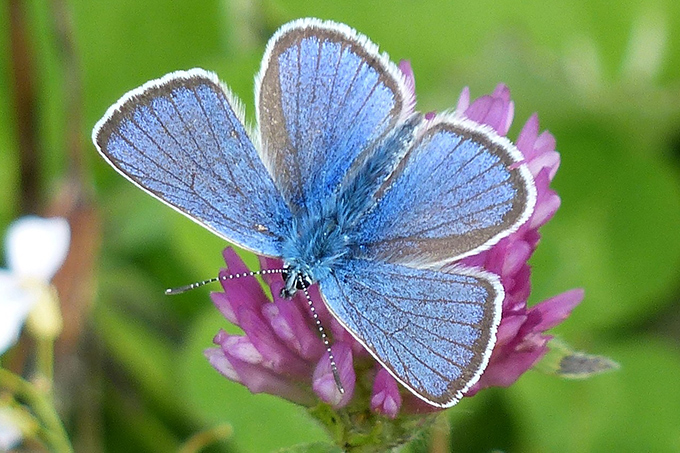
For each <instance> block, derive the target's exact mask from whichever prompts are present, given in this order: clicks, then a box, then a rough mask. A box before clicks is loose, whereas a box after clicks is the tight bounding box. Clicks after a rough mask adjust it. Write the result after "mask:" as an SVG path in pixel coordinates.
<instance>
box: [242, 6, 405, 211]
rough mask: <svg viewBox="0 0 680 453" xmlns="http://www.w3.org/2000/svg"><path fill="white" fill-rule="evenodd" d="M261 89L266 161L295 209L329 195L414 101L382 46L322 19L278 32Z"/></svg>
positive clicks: (260, 113) (293, 24) (264, 67)
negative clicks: (380, 51) (381, 49)
mask: <svg viewBox="0 0 680 453" xmlns="http://www.w3.org/2000/svg"><path fill="white" fill-rule="evenodd" d="M255 87H256V88H255V89H256V94H255V98H256V106H257V117H258V123H259V127H260V140H261V149H260V152H261V155H262V160H263V161H264V163H265V165H266V166H267V168H268V169H269V171H270V173H271V175H272V177H273V178H274V181H275V183H276V185H277V187H278V188H279V189H280V190H281V192H282V194H283V196H284V198H285V199H286V201H287V202H288V204H289V206H291V209H292V210H293V211H294V212H298V211H299V210H301V209H302V210H304V209H306V208H309V207H310V205H311V204H313V203H321V202H323V201H324V200H326V199H327V198H328V197H329V195H330V194H332V193H333V192H334V191H335V189H336V188H337V187H338V185H339V184H340V183H342V182H343V180H344V178H345V176H346V175H347V174H348V173H351V169H352V166H353V164H354V165H356V163H357V162H360V161H362V159H361V158H360V156H365V155H366V154H368V153H370V152H371V151H372V148H373V147H374V146H375V144H377V143H378V142H379V141H380V140H381V138H383V137H385V136H386V135H387V134H388V133H389V132H390V131H391V130H392V129H393V128H394V127H395V125H397V124H398V123H399V122H401V121H403V120H404V119H405V118H406V116H408V114H409V113H410V112H411V110H412V107H413V103H414V99H413V94H412V92H410V91H409V90H408V88H407V87H406V84H405V82H404V80H403V76H402V74H401V73H400V71H399V69H398V68H397V67H396V66H395V65H394V64H393V63H392V62H390V61H389V59H388V58H387V56H386V55H384V54H379V52H378V49H377V46H375V45H374V44H372V43H371V42H370V41H369V40H368V39H367V38H366V37H365V36H362V35H359V34H357V33H356V31H354V30H352V29H351V28H349V27H347V26H345V25H342V24H336V23H333V22H322V21H319V20H315V19H303V20H298V21H294V22H291V23H290V24H287V25H285V26H283V27H282V28H281V30H279V32H277V34H276V35H275V36H274V37H273V38H272V39H271V40H270V42H269V45H268V46H267V51H266V52H265V57H264V60H263V63H262V68H261V70H260V73H259V75H258V77H257V80H256V84H255Z"/></svg>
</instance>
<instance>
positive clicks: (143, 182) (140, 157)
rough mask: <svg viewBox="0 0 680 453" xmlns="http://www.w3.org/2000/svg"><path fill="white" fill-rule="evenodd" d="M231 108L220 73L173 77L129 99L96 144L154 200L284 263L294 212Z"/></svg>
mask: <svg viewBox="0 0 680 453" xmlns="http://www.w3.org/2000/svg"><path fill="white" fill-rule="evenodd" d="M230 101H231V99H230V95H229V94H228V92H227V91H226V89H225V88H223V87H222V86H221V84H220V83H219V81H218V79H217V77H216V76H215V75H214V74H212V73H209V72H207V71H203V70H200V69H193V70H191V71H178V72H174V73H171V74H168V75H166V76H165V77H163V78H161V79H158V80H154V81H151V82H148V83H146V84H145V85H143V86H142V87H140V88H137V89H135V90H133V91H131V92H130V93H128V94H126V95H125V96H123V98H121V100H120V101H118V102H117V103H116V104H115V105H113V106H112V107H111V108H110V109H109V110H108V111H107V113H106V115H104V117H103V118H102V119H101V120H100V121H99V123H97V125H96V126H95V128H94V131H93V140H94V142H95V145H96V146H97V148H98V149H99V152H100V153H101V154H102V155H103V156H104V158H105V159H106V160H107V161H108V162H109V163H110V164H111V165H112V166H113V167H114V168H116V170H118V171H119V172H120V173H122V174H123V175H124V176H125V177H127V178H128V179H130V180H131V181H132V182H134V183H135V184H136V185H137V186H139V187H141V188H142V189H144V190H145V191H147V192H148V193H150V194H151V195H153V196H154V197H156V198H158V199H160V200H161V201H163V202H165V203H166V204H168V205H170V206H171V207H173V208H174V209H176V210H177V211H179V212H181V213H183V214H184V215H186V216H187V217H189V218H190V219H192V220H194V221H196V222H197V223H199V224H201V225H203V226H205V227H206V228H208V229H209V230H211V231H212V232H214V233H215V234H217V235H219V236H221V237H223V238H224V239H227V240H229V241H230V242H233V243H235V244H237V245H239V246H241V247H244V248H246V249H249V250H251V251H253V252H256V253H259V254H263V255H270V256H279V255H280V254H281V250H280V237H281V228H282V225H284V224H285V223H287V222H289V221H290V212H289V210H288V208H287V206H286V204H285V202H284V201H283V199H282V197H281V195H280V194H279V192H278V190H277V189H276V187H275V186H274V183H273V181H272V179H271V177H270V176H269V173H268V172H267V170H266V169H265V168H264V165H263V164H262V162H261V161H260V158H259V156H258V154H257V152H256V151H255V148H254V146H253V144H252V142H251V141H250V139H249V138H248V136H247V134H246V131H245V128H244V126H243V124H242V122H241V120H240V118H239V115H237V114H236V112H235V111H234V107H233V103H234V102H230Z"/></svg>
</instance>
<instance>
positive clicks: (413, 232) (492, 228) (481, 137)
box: [356, 115, 536, 268]
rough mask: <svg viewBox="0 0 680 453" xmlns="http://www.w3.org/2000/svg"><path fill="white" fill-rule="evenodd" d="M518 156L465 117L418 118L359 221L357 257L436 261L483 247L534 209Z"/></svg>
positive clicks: (429, 263)
mask: <svg viewBox="0 0 680 453" xmlns="http://www.w3.org/2000/svg"><path fill="white" fill-rule="evenodd" d="M521 160H522V155H521V153H520V152H519V151H518V150H517V149H516V148H515V146H514V145H513V144H512V143H510V141H509V140H507V139H505V138H504V137H500V136H499V135H497V134H496V133H495V132H494V131H492V130H491V129H490V128H487V127H484V126H481V125H479V124H476V123H473V122H471V121H468V120H464V119H460V118H456V117H453V116H451V115H449V116H443V117H440V118H439V119H435V120H433V121H431V122H428V123H425V124H424V125H423V126H422V129H421V130H420V131H419V132H417V133H416V139H415V142H414V143H413V145H412V146H411V149H410V150H408V152H407V153H406V155H405V157H404V159H403V160H402V161H401V163H400V164H399V166H398V167H397V168H396V170H395V171H394V172H393V174H392V175H391V176H390V177H389V178H388V180H387V181H386V182H385V183H384V184H383V187H382V188H380V189H379V190H378V192H377V194H376V195H375V198H376V200H377V204H376V205H375V206H374V208H373V209H372V210H371V211H370V212H368V213H367V214H366V215H365V216H363V218H362V219H361V220H360V222H359V225H358V227H357V232H356V234H357V236H356V237H357V242H358V243H359V244H361V245H362V247H361V253H360V256H362V257H365V258H370V259H376V260H382V261H388V262H394V263H402V264H406V265H408V266H415V267H434V268H436V267H439V266H441V265H443V264H445V263H450V262H451V261H454V260H458V259H461V258H463V257H465V256H470V255H472V254H475V253H478V252H479V251H482V250H486V249H488V248H489V247H491V246H492V245H493V244H495V243H496V242H498V241H499V240H500V239H502V238H503V237H505V236H507V235H509V234H510V233H512V232H513V231H515V230H516V229H517V228H519V226H520V225H521V224H522V223H524V222H525V221H526V220H527V219H528V217H529V216H530V215H531V213H532V212H533V207H534V205H535V202H536V189H535V186H534V182H533V178H532V176H531V174H530V173H529V171H528V169H527V167H526V165H523V164H521Z"/></svg>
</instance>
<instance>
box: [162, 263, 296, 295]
mask: <svg viewBox="0 0 680 453" xmlns="http://www.w3.org/2000/svg"><path fill="white" fill-rule="evenodd" d="M282 272H283V269H262V270H259V271H250V272H242V273H240V274H229V275H220V276H219V277H213V278H209V279H208V280H203V281H200V282H196V283H192V284H190V285H184V286H178V287H177V288H168V289H166V290H165V295H166V296H174V295H175V294H182V293H186V292H187V291H191V290H192V289H196V288H200V287H201V286H205V285H207V284H209V283H215V282H219V281H223V280H232V279H234V278H242V277H254V276H256V275H265V274H280V273H282Z"/></svg>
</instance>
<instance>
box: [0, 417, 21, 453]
mask: <svg viewBox="0 0 680 453" xmlns="http://www.w3.org/2000/svg"><path fill="white" fill-rule="evenodd" d="M22 437H23V436H22V433H21V429H19V427H18V426H17V424H16V423H15V421H14V420H13V419H12V415H11V413H10V411H9V410H8V409H7V408H5V407H0V452H2V451H9V450H10V449H12V448H14V447H16V446H17V445H18V444H19V442H21V438H22Z"/></svg>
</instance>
